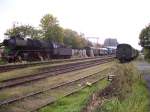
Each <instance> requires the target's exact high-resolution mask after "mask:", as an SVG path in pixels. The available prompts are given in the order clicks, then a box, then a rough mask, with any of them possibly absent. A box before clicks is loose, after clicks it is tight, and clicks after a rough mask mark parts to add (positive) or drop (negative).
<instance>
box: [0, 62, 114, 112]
mask: <svg viewBox="0 0 150 112" xmlns="http://www.w3.org/2000/svg"><path fill="white" fill-rule="evenodd" d="M98 62H101V61H98ZM94 63H95V62H94ZM113 63H114V62H107V63H105V64H100V65H96V66H92V67H88V68H84V69H81V70H76V71H71V72H68V73H63V74H61V75H56V76H50V77H47V78H45V79H42V80H38V81H35V82H29V83H25V84H21V85H16V86H13V87H9V88H4V89H1V92H0V112H4V110H5V112H30V111H34V110H36V109H38V108H41V107H43V106H45V105H47V104H49V103H52V102H53V101H55V100H57V99H60V98H62V97H64V96H66V95H69V94H71V93H74V92H77V91H79V90H81V89H82V88H85V87H86V86H87V85H89V84H92V83H95V82H97V81H99V80H102V79H104V78H106V75H108V72H109V70H110V68H111V67H112V66H113ZM47 67H49V66H45V65H44V70H45V68H46V70H47ZM73 68H74V67H73ZM28 69H29V68H28ZM37 69H38V70H39V69H40V68H37ZM14 71H16V70H14ZM18 71H19V70H18ZM12 72H13V71H12ZM8 73H9V72H8ZM14 73H15V72H14ZM1 74H4V73H1ZM17 74H18V75H19V73H17ZM20 75H21V74H20ZM1 77H2V76H1ZM17 77H18V76H17ZM11 78H13V77H11ZM6 79H10V77H9V78H6V77H5V80H6ZM3 81H4V79H3ZM3 81H1V84H2V83H3ZM88 83H89V84H88ZM23 97H24V98H23ZM16 98H17V101H14V102H12V101H11V100H14V99H16ZM20 98H22V100H19V99H20ZM6 101H9V102H11V103H9V104H5V102H6Z"/></svg>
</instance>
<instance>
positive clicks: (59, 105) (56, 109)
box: [39, 80, 108, 112]
mask: <svg viewBox="0 0 150 112" xmlns="http://www.w3.org/2000/svg"><path fill="white" fill-rule="evenodd" d="M107 85H108V82H107V81H106V80H103V81H99V82H97V83H96V84H94V85H93V86H91V87H86V88H84V89H82V90H80V91H78V92H76V93H74V94H72V95H70V96H68V97H64V98H62V99H59V100H58V101H56V102H55V103H53V104H51V105H48V106H46V107H44V108H42V109H41V110H39V112H80V111H81V109H82V108H83V107H84V106H85V104H86V103H87V102H88V99H89V96H90V95H92V94H93V93H94V92H96V91H97V90H101V89H103V88H105V87H106V86H107Z"/></svg>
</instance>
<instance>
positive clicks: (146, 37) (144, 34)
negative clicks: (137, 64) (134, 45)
mask: <svg viewBox="0 0 150 112" xmlns="http://www.w3.org/2000/svg"><path fill="white" fill-rule="evenodd" d="M139 39H140V43H139V44H140V45H141V46H142V47H144V48H150V25H149V26H147V27H145V28H144V29H142V31H141V33H140V36H139Z"/></svg>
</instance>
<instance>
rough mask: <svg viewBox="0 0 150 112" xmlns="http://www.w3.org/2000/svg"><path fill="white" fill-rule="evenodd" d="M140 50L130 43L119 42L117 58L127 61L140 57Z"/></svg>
mask: <svg viewBox="0 0 150 112" xmlns="http://www.w3.org/2000/svg"><path fill="white" fill-rule="evenodd" d="M138 54H139V53H138V50H136V49H134V48H133V47H132V46H131V45H129V44H118V46H117V49H116V58H117V59H118V60H120V62H127V61H131V60H133V59H135V58H136V57H138Z"/></svg>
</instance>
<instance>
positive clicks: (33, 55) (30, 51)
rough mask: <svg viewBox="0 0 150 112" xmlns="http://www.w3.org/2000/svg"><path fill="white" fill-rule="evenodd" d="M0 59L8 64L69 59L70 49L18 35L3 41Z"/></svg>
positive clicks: (54, 43)
mask: <svg viewBox="0 0 150 112" xmlns="http://www.w3.org/2000/svg"><path fill="white" fill-rule="evenodd" d="M2 45H3V46H4V47H5V49H4V52H3V55H2V58H3V59H4V60H6V61H8V62H16V61H22V60H25V61H37V60H45V59H51V58H70V57H71V55H72V49H71V48H69V47H67V46H65V45H62V44H58V43H56V42H51V41H44V40H37V39H31V38H28V39H24V38H22V37H20V36H19V35H17V36H15V37H11V38H9V39H5V40H4V41H3V43H2Z"/></svg>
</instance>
